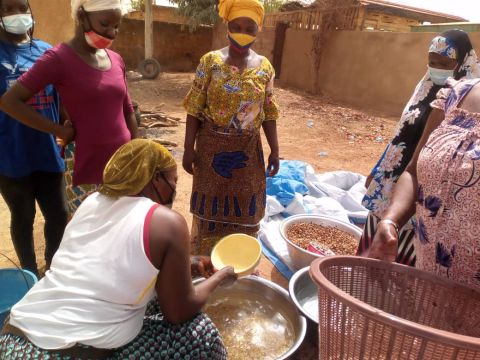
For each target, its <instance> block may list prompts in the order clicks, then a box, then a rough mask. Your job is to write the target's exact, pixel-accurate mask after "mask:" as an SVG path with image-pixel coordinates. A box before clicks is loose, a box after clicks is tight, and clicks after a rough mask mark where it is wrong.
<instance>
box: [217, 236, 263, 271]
mask: <svg viewBox="0 0 480 360" xmlns="http://www.w3.org/2000/svg"><path fill="white" fill-rule="evenodd" d="M261 255H262V247H261V245H260V242H259V241H258V240H257V239H255V238H254V237H252V236H249V235H245V234H232V235H228V236H225V237H224V238H222V239H221V240H220V241H219V242H218V243H217V245H215V247H214V248H213V250H212V255H211V259H212V264H213V266H215V268H216V269H218V270H220V269H223V268H224V267H225V266H232V267H233V268H234V270H235V273H236V274H237V275H238V276H239V277H242V276H247V275H250V274H251V273H252V272H253V271H254V270H255V268H256V267H257V265H258V264H259V263H260V256H261Z"/></svg>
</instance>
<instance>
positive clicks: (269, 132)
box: [262, 120, 280, 176]
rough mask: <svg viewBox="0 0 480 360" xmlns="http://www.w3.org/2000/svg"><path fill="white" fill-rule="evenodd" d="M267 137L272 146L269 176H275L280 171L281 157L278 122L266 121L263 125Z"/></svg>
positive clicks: (269, 159) (268, 167)
mask: <svg viewBox="0 0 480 360" xmlns="http://www.w3.org/2000/svg"><path fill="white" fill-rule="evenodd" d="M262 128H263V131H264V132H265V137H266V138H267V142H268V145H269V146H270V156H269V157H268V166H267V171H268V175H269V176H274V175H276V174H277V173H278V170H279V169H280V155H279V147H278V136H277V122H276V121H275V120H270V121H264V122H263V123H262Z"/></svg>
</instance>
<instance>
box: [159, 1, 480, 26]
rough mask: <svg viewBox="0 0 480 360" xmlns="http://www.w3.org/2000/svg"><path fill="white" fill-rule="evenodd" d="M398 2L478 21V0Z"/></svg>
mask: <svg viewBox="0 0 480 360" xmlns="http://www.w3.org/2000/svg"><path fill="white" fill-rule="evenodd" d="M389 1H390V2H395V3H398V4H404V5H410V6H415V7H419V8H423V9H428V10H433V11H438V12H443V13H447V14H451V15H457V16H461V17H463V18H464V19H467V20H470V21H473V22H479V23H480V1H479V0H389ZM155 2H156V4H157V5H163V6H174V5H173V4H172V3H171V2H169V1H168V0H155Z"/></svg>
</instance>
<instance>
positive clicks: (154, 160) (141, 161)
mask: <svg viewBox="0 0 480 360" xmlns="http://www.w3.org/2000/svg"><path fill="white" fill-rule="evenodd" d="M176 167H177V163H176V162H175V159H174V158H173V156H172V154H170V152H169V151H168V150H167V149H166V148H165V147H163V146H162V145H160V144H157V143H156V142H155V141H152V140H145V139H135V140H132V141H130V142H128V143H126V144H125V145H123V146H122V147H120V149H118V150H117V152H116V153H115V154H113V156H112V158H111V159H110V161H109V162H108V163H107V166H106V167H105V170H104V171H103V185H102V186H101V187H100V190H99V191H100V193H102V194H103V195H107V196H111V197H119V196H133V195H138V194H139V193H140V192H141V191H142V190H143V189H144V188H145V186H146V185H147V184H148V183H149V182H150V180H152V177H153V175H154V173H155V171H156V170H160V171H168V170H172V169H174V168H176Z"/></svg>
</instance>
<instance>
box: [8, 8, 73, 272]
mask: <svg viewBox="0 0 480 360" xmlns="http://www.w3.org/2000/svg"><path fill="white" fill-rule="evenodd" d="M32 36H33V18H32V13H31V10H30V5H29V3H28V1H27V0H0V93H1V94H3V93H5V92H6V91H7V90H8V89H10V88H11V87H12V86H13V84H15V82H16V81H17V79H18V78H19V77H21V76H22V74H24V73H25V72H26V71H27V70H28V69H30V68H31V67H32V66H33V64H34V63H35V61H37V60H38V58H39V57H41V56H42V54H43V53H44V52H45V51H46V50H48V49H49V48H50V45H48V44H47V43H45V42H43V41H40V40H37V39H33V37H32ZM32 95H33V96H32V97H31V99H30V98H29V99H30V100H29V101H28V103H27V105H25V106H27V107H28V108H29V111H31V112H33V113H35V114H36V115H37V116H41V117H44V118H45V121H47V122H48V123H49V124H50V125H51V126H60V125H58V123H59V118H60V116H59V99H58V95H57V93H56V91H55V89H54V88H53V87H52V86H51V85H46V86H45V87H44V88H39V89H38V91H36V92H35V93H32ZM63 171H64V164H63V159H62V158H61V156H60V149H59V147H58V146H57V144H56V142H55V137H54V136H52V135H50V134H46V133H44V132H40V131H37V130H34V129H32V128H30V127H27V126H25V125H23V124H21V123H19V122H17V121H15V120H14V119H12V118H11V117H10V116H9V115H7V114H6V113H4V112H0V193H1V194H2V197H3V198H4V200H5V203H6V204H7V206H8V208H9V210H10V213H11V225H10V229H11V230H10V231H11V236H12V241H13V245H14V247H15V251H16V253H17V257H18V258H19V260H20V264H21V266H22V268H24V269H27V270H30V271H32V272H33V273H35V274H37V275H38V269H37V261H36V256H35V248H34V242H33V222H34V219H35V202H36V201H37V202H38V205H39V207H40V210H41V211H42V214H43V216H44V219H45V229H44V233H45V245H46V247H45V261H46V267H47V269H48V268H49V267H50V262H51V260H52V257H53V254H54V253H55V251H56V250H57V248H58V246H59V244H60V241H61V239H62V234H63V231H64V229H65V226H66V224H67V209H66V207H65V188H64V185H63Z"/></svg>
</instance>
